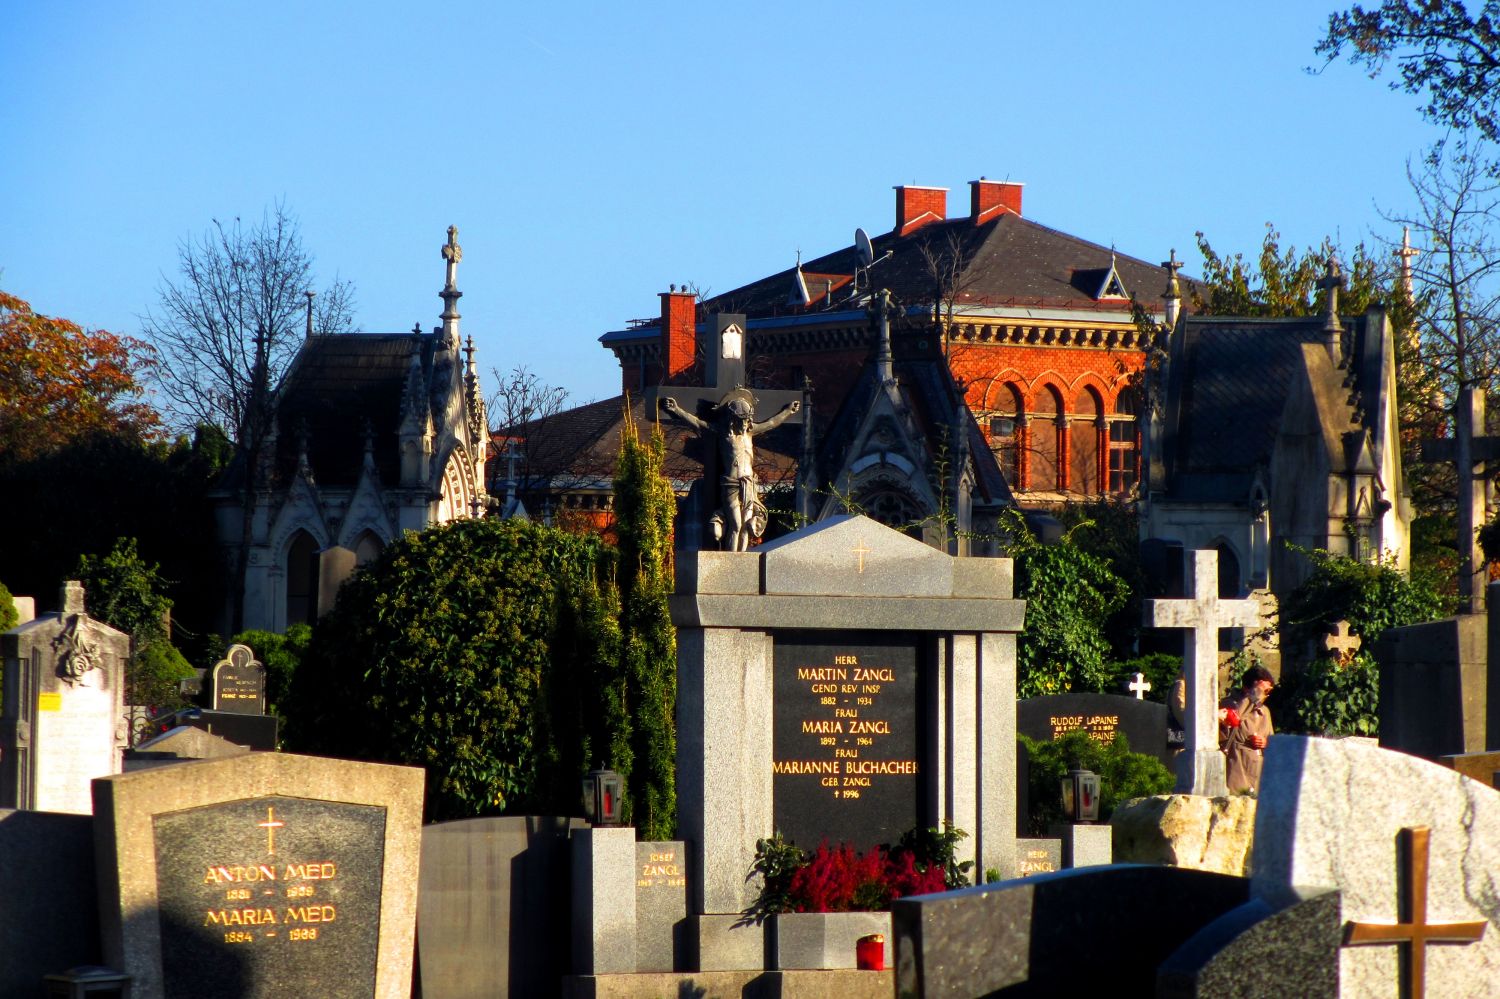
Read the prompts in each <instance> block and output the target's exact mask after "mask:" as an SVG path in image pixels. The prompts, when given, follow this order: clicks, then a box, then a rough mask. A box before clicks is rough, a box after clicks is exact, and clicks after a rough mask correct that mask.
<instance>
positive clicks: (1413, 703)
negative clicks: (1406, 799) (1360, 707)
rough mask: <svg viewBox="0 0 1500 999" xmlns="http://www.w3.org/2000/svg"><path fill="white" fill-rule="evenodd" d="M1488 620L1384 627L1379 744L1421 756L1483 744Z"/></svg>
mask: <svg viewBox="0 0 1500 999" xmlns="http://www.w3.org/2000/svg"><path fill="white" fill-rule="evenodd" d="M1488 630H1489V629H1488V622H1487V621H1486V620H1485V618H1484V617H1482V616H1478V615H1463V616H1460V617H1450V618H1445V619H1443V620H1441V621H1428V622H1426V623H1425V624H1412V625H1407V626H1405V627H1401V628H1387V629H1386V630H1385V631H1384V632H1382V633H1381V635H1380V638H1378V639H1377V640H1376V641H1375V643H1374V650H1375V659H1376V661H1377V662H1379V664H1380V695H1379V696H1380V704H1379V714H1380V744H1381V745H1382V746H1384V747H1386V748H1387V749H1397V750H1400V751H1401V752H1403V753H1411V754H1413V755H1415V756H1421V757H1423V758H1424V759H1429V760H1436V759H1437V758H1438V757H1440V756H1448V755H1452V754H1456V753H1478V752H1482V751H1484V750H1486V749H1494V748H1500V747H1495V746H1487V745H1485V728H1486V719H1485V707H1486V705H1485V701H1486V688H1487V686H1488V684H1487V677H1486V672H1487V668H1488V663H1487V659H1488V651H1487V644H1488Z"/></svg>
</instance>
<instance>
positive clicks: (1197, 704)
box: [1145, 548, 1260, 796]
mask: <svg viewBox="0 0 1500 999" xmlns="http://www.w3.org/2000/svg"><path fill="white" fill-rule="evenodd" d="M1187 589H1188V591H1189V592H1190V593H1192V597H1191V598H1190V599H1187V600H1148V601H1146V606H1145V616H1146V623H1147V624H1148V625H1151V626H1152V627H1156V628H1182V629H1185V630H1187V631H1191V632H1192V636H1191V639H1190V640H1189V641H1187V642H1184V643H1183V650H1182V670H1183V673H1184V675H1185V676H1186V677H1187V710H1186V711H1185V712H1184V717H1183V719H1182V721H1183V728H1184V729H1185V730H1186V742H1185V744H1184V746H1183V751H1182V753H1181V754H1180V755H1179V756H1178V757H1177V760H1176V764H1177V788H1176V789H1177V791H1178V792H1180V793H1183V794H1206V795H1210V796H1219V795H1225V794H1228V793H1229V790H1228V787H1227V785H1226V783H1225V776H1224V773H1225V765H1224V754H1223V753H1221V752H1220V751H1219V739H1218V706H1219V696H1218V690H1217V689H1216V688H1217V686H1218V683H1217V680H1218V666H1219V629H1221V628H1249V627H1254V626H1255V625H1258V624H1260V605H1259V604H1258V603H1257V602H1256V601H1254V600H1221V599H1219V595H1218V592H1219V553H1218V552H1217V551H1215V550H1214V549H1212V548H1207V549H1199V550H1197V551H1195V552H1193V558H1192V560H1191V561H1189V562H1188V563H1187Z"/></svg>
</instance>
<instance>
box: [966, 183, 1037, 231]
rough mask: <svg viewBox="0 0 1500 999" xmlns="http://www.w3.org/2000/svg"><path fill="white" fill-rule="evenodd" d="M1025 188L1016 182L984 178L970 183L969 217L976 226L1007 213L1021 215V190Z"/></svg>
mask: <svg viewBox="0 0 1500 999" xmlns="http://www.w3.org/2000/svg"><path fill="white" fill-rule="evenodd" d="M1025 186H1026V185H1025V184H1018V183H1015V182H1014V181H1009V180H985V179H984V178H983V177H980V178H979V179H978V180H971V181H969V217H970V218H971V219H973V220H974V224H975V225H982V224H983V223H985V222H988V221H989V220H990V219H992V218H995V217H996V216H998V215H1003V214H1004V213H1005V212H1015V213H1016V214H1017V215H1020V214H1021V188H1023V187H1025Z"/></svg>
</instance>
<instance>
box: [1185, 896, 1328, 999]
mask: <svg viewBox="0 0 1500 999" xmlns="http://www.w3.org/2000/svg"><path fill="white" fill-rule="evenodd" d="M1339 901H1340V899H1339V893H1338V892H1336V891H1325V892H1321V893H1316V894H1313V895H1311V896H1310V897H1308V898H1302V899H1296V900H1293V901H1291V902H1290V903H1289V904H1287V905H1286V906H1285V907H1284V908H1281V909H1275V908H1272V907H1271V906H1270V905H1268V904H1267V903H1266V902H1265V901H1264V900H1263V899H1258V898H1256V899H1251V900H1250V901H1248V902H1246V903H1245V904H1244V905H1241V906H1237V907H1236V908H1234V909H1231V910H1229V911H1228V912H1226V913H1225V914H1224V915H1222V916H1220V917H1219V918H1218V919H1215V920H1214V921H1213V922H1211V923H1209V924H1208V925H1207V926H1205V927H1204V928H1203V929H1201V930H1199V931H1198V932H1197V933H1195V934H1194V935H1193V936H1192V937H1190V938H1189V939H1188V940H1187V941H1186V942H1185V943H1184V944H1183V945H1182V946H1181V947H1179V948H1178V949H1177V950H1176V951H1175V952H1174V953H1173V954H1172V955H1171V956H1170V957H1168V958H1167V959H1166V960H1165V961H1164V962H1162V965H1161V968H1160V969H1159V970H1158V971H1157V975H1156V996H1157V999H1261V997H1264V996H1297V997H1298V999H1335V997H1336V996H1338V994H1339V956H1338V955H1339V947H1340V945H1341V943H1342V940H1343V926H1342V925H1341V924H1340V922H1339Z"/></svg>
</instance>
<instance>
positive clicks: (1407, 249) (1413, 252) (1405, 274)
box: [1396, 225, 1422, 298]
mask: <svg viewBox="0 0 1500 999" xmlns="http://www.w3.org/2000/svg"><path fill="white" fill-rule="evenodd" d="M1421 252H1422V251H1421V250H1417V249H1414V248H1413V247H1412V245H1411V226H1408V225H1404V226H1402V227H1401V249H1399V250H1397V251H1396V256H1398V257H1400V258H1401V287H1402V288H1404V289H1406V297H1407V298H1412V297H1413V291H1412V281H1411V258H1412V257H1415V256H1418V255H1420V254H1421Z"/></svg>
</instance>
